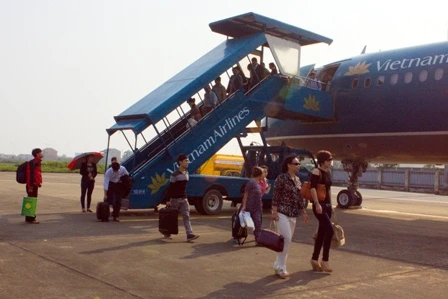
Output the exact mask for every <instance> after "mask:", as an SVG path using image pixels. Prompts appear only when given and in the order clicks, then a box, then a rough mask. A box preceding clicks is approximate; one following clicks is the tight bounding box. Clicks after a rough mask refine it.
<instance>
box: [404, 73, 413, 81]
mask: <svg viewBox="0 0 448 299" xmlns="http://www.w3.org/2000/svg"><path fill="white" fill-rule="evenodd" d="M412 75H413V74H412V73H411V72H407V73H406V74H405V75H404V83H410V82H411V81H412Z"/></svg>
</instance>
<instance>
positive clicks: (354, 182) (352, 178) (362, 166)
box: [336, 160, 368, 209]
mask: <svg viewBox="0 0 448 299" xmlns="http://www.w3.org/2000/svg"><path fill="white" fill-rule="evenodd" d="M342 165H343V166H344V171H346V172H347V173H348V177H349V181H348V186H347V190H341V191H340V192H339V193H338V196H337V198H336V199H337V202H338V206H339V207H340V208H343V209H347V208H348V207H350V206H361V204H362V195H361V193H360V192H359V191H358V178H359V177H361V176H362V173H363V172H366V169H367V166H368V163H367V162H364V161H358V160H354V161H352V160H343V161H342Z"/></svg>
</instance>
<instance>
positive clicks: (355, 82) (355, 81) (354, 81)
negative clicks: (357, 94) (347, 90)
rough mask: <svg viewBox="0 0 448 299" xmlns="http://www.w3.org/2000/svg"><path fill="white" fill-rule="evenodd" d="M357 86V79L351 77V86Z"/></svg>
mask: <svg viewBox="0 0 448 299" xmlns="http://www.w3.org/2000/svg"><path fill="white" fill-rule="evenodd" d="M356 87H358V79H353V82H352V88H356Z"/></svg>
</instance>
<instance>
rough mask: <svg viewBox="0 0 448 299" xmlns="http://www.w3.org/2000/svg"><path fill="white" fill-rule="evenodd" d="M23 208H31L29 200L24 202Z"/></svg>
mask: <svg viewBox="0 0 448 299" xmlns="http://www.w3.org/2000/svg"><path fill="white" fill-rule="evenodd" d="M25 209H27V210H28V209H31V204H30V203H29V202H27V203H26V204H25Z"/></svg>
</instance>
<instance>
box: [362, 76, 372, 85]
mask: <svg viewBox="0 0 448 299" xmlns="http://www.w3.org/2000/svg"><path fill="white" fill-rule="evenodd" d="M371 82H372V80H371V79H370V78H367V79H366V80H364V87H369V86H370V83H371Z"/></svg>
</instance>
